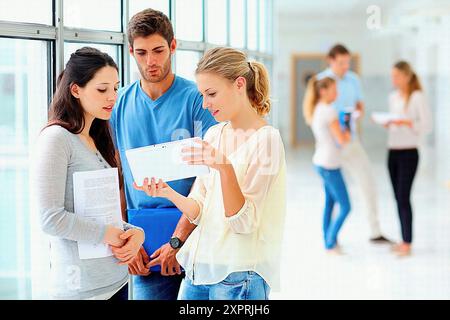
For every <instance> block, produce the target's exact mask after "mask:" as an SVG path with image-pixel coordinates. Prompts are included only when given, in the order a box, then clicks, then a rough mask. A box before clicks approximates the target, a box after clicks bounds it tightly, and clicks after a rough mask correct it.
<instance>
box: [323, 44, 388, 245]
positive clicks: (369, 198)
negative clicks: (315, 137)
mask: <svg viewBox="0 0 450 320" xmlns="http://www.w3.org/2000/svg"><path fill="white" fill-rule="evenodd" d="M350 61H351V55H350V51H349V50H348V49H347V48H345V47H344V46H343V45H341V44H336V45H335V46H333V47H332V48H331V49H330V51H329V53H328V63H329V68H328V69H326V70H324V71H322V72H320V73H319V74H318V75H317V78H318V79H321V78H324V77H331V78H333V79H335V80H336V83H337V91H338V96H337V99H336V101H335V102H334V103H333V107H334V108H335V109H336V111H337V112H338V114H339V119H340V120H341V124H342V125H343V123H342V122H343V120H344V118H345V117H343V116H342V115H343V114H346V113H352V114H353V115H354V114H355V111H359V113H360V118H359V119H361V118H362V116H363V115H364V102H363V93H362V88H361V81H360V80H359V77H358V75H357V74H356V73H354V72H353V71H351V70H350ZM351 123H352V126H351V130H352V133H353V134H352V141H351V142H350V143H348V144H347V145H346V146H345V147H344V149H343V150H342V159H343V162H342V167H343V169H344V174H346V175H348V176H350V180H351V181H354V182H355V183H356V185H357V187H358V189H359V190H360V193H361V198H362V199H363V201H364V202H365V206H366V209H367V217H368V219H369V225H370V231H371V238H370V240H371V242H373V243H389V242H390V241H389V240H388V239H386V238H385V237H384V236H383V235H382V234H381V231H380V224H379V221H378V205H377V201H378V199H377V192H376V185H375V178H374V176H373V173H372V168H371V164H370V161H369V157H368V156H367V153H366V151H365V150H364V149H363V147H362V145H361V143H360V141H359V137H358V130H357V128H356V125H357V123H356V121H355V120H353V121H351Z"/></svg>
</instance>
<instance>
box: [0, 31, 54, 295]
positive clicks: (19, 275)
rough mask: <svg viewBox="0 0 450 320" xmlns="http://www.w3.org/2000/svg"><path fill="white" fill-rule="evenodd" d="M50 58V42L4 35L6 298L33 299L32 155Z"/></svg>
mask: <svg viewBox="0 0 450 320" xmlns="http://www.w3.org/2000/svg"><path fill="white" fill-rule="evenodd" d="M47 59H48V58H47V42H45V41H32V40H16V39H4V38H0V101H1V110H2V116H1V117H0V181H2V183H1V184H0V229H1V230H2V232H0V252H1V254H0V299H29V298H31V277H30V274H31V248H30V244H31V240H30V237H31V226H32V225H35V224H32V223H31V222H30V219H31V215H30V208H32V207H34V206H32V205H30V192H29V188H30V184H29V174H30V172H29V166H30V164H31V162H30V161H29V157H30V149H31V147H32V146H34V145H35V143H36V137H37V135H38V134H39V131H40V130H41V129H42V127H43V126H44V124H45V122H46V119H47V118H46V115H47V103H48V97H47V96H48V91H47V90H48V87H47V84H48V78H47V74H48V69H47V67H48V65H47ZM34 263H35V261H34V260H33V264H34Z"/></svg>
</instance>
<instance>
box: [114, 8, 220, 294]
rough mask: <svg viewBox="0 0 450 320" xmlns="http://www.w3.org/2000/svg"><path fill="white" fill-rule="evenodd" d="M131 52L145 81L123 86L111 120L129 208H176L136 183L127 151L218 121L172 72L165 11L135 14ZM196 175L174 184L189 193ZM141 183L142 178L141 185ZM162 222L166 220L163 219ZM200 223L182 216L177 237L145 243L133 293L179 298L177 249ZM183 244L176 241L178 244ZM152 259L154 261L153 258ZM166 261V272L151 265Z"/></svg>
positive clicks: (197, 132)
mask: <svg viewBox="0 0 450 320" xmlns="http://www.w3.org/2000/svg"><path fill="white" fill-rule="evenodd" d="M127 36H128V42H129V46H130V54H131V55H132V56H133V57H134V59H135V60H136V63H137V66H138V69H139V73H140V80H138V81H136V82H134V83H132V84H131V85H129V86H127V87H125V88H124V89H122V90H121V92H120V94H119V98H118V100H117V102H116V105H115V107H114V109H113V114H112V117H111V120H110V123H111V127H112V131H113V137H114V141H115V146H116V148H117V151H118V153H119V155H120V160H121V165H122V174H123V177H124V184H125V196H126V203H127V209H128V210H136V209H157V208H158V209H160V208H171V207H174V205H173V204H172V203H171V202H170V201H168V200H167V199H163V198H150V197H148V196H147V195H146V194H145V193H144V192H141V191H138V190H136V189H134V188H133V177H132V174H131V171H130V168H129V165H128V162H127V159H126V156H125V150H127V149H132V148H138V147H142V146H147V145H153V144H159V143H164V142H169V141H174V140H179V139H180V138H190V137H193V136H200V137H203V135H204V133H205V132H206V130H207V129H208V128H209V127H210V126H212V125H214V124H215V123H216V122H215V120H214V118H213V117H212V115H211V114H210V113H209V112H208V111H207V110H205V109H203V108H202V104H203V99H202V97H201V95H200V93H199V92H198V90H197V87H196V85H195V83H194V82H192V81H188V80H186V79H183V78H181V77H179V76H176V75H175V74H174V73H173V72H172V68H171V62H172V61H171V60H172V59H171V58H172V55H173V54H174V53H175V50H176V47H177V43H176V40H175V38H174V34H173V28H172V25H171V23H170V21H169V19H168V17H167V16H166V15H164V14H163V13H162V12H159V11H156V10H152V9H146V10H144V11H142V12H139V13H137V14H136V15H135V16H133V17H132V18H131V20H130V22H129V23H128V30H127ZM193 182H194V179H193V178H192V179H184V180H178V181H174V182H171V183H169V184H170V185H171V187H172V188H174V189H175V190H177V192H179V193H181V194H183V195H188V193H189V191H190V189H191V186H192V184H193ZM139 183H142V182H140V181H137V184H139ZM158 223H159V224H161V223H163V224H164V223H165V222H164V221H158ZM194 228H195V225H193V224H191V223H190V222H189V221H188V220H187V218H185V216H184V215H183V216H181V218H180V220H179V221H178V224H177V226H176V228H175V231H174V233H173V236H172V238H173V239H175V240H177V241H169V239H167V241H168V243H166V244H164V245H163V246H162V247H160V248H159V249H157V250H156V251H155V252H145V249H144V248H141V250H140V252H139V254H138V256H137V257H136V258H135V259H134V260H133V261H132V262H131V263H130V264H129V271H130V273H131V274H134V275H135V277H133V288H134V289H133V298H134V299H139V300H141V299H150V300H175V299H176V298H177V294H178V289H179V286H180V283H181V280H182V275H181V270H180V265H179V264H178V262H177V260H176V258H175V254H176V253H177V251H178V250H179V246H178V245H180V244H182V243H183V242H184V241H185V240H186V239H187V237H188V236H189V234H190V233H191V232H192V230H193V229H194ZM177 243H178V245H174V244H177ZM149 256H150V258H151V259H152V260H151V263H150V264H148V263H149V261H150V258H149ZM155 265H160V266H161V272H154V271H152V272H150V270H149V268H150V267H152V266H155Z"/></svg>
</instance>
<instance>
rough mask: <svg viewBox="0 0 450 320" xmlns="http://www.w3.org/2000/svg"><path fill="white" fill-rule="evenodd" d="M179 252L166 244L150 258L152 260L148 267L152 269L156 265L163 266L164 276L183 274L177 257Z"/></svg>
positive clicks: (162, 272)
mask: <svg viewBox="0 0 450 320" xmlns="http://www.w3.org/2000/svg"><path fill="white" fill-rule="evenodd" d="M177 252H178V250H175V249H173V248H172V247H171V246H170V244H168V243H166V244H165V245H163V246H162V247H161V248H159V249H158V250H156V251H155V252H154V253H153V254H152V255H151V256H150V258H151V259H152V260H151V261H150V263H148V264H147V265H146V267H147V268H151V267H153V266H156V265H161V275H163V276H173V275H175V274H181V267H180V264H179V263H178V261H177V259H176V257H175V255H176V253H177Z"/></svg>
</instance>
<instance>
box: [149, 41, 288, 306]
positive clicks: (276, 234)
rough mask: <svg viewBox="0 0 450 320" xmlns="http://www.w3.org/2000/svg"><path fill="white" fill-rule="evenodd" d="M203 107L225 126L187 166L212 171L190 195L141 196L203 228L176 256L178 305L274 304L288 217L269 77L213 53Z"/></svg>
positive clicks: (162, 191) (203, 70)
mask: <svg viewBox="0 0 450 320" xmlns="http://www.w3.org/2000/svg"><path fill="white" fill-rule="evenodd" d="M196 76H197V85H198V89H199V91H200V93H201V94H202V95H203V99H204V100H203V107H204V108H205V109H208V110H209V111H210V112H211V114H212V115H213V116H214V118H215V119H216V120H217V121H218V122H221V123H219V124H217V125H215V126H213V127H211V128H210V129H209V130H208V132H207V133H206V135H205V138H204V141H199V143H200V144H199V147H197V148H193V149H189V150H184V151H185V152H186V154H185V158H184V159H185V161H188V162H189V163H191V164H194V165H207V166H209V167H210V168H211V171H210V174H209V175H207V176H204V177H199V178H197V180H196V182H195V183H194V186H193V189H192V191H191V193H190V194H189V196H188V197H184V196H182V195H180V194H179V193H177V192H175V191H174V190H173V189H171V188H170V187H169V186H168V185H167V184H166V183H164V182H163V181H158V183H157V181H154V179H152V180H151V182H150V184H149V181H144V184H143V187H141V190H144V191H145V192H146V193H147V194H148V195H150V196H152V197H166V198H167V199H169V200H171V201H172V202H173V203H174V204H175V205H176V206H177V207H178V208H179V209H180V210H181V211H182V212H183V214H185V215H186V216H187V217H188V219H189V220H190V221H191V222H192V223H194V224H197V225H198V226H197V228H196V229H195V230H194V231H193V232H192V234H191V235H190V236H189V238H188V239H187V241H186V243H185V244H184V246H183V247H182V248H181V249H180V251H179V252H178V254H177V259H178V261H179V263H180V264H181V266H182V267H183V268H184V270H185V271H186V277H185V279H184V280H183V282H182V285H181V289H180V294H179V299H188V300H194V299H200V300H208V299H226V300H236V299H239V300H249V299H260V300H264V299H268V295H269V291H270V289H271V288H275V289H277V288H278V287H279V261H280V257H281V255H280V252H281V241H282V230H283V222H284V216H285V197H286V195H285V176H286V169H285V153H284V147H283V142H282V140H281V137H280V133H279V132H278V130H276V129H275V128H273V127H272V126H270V125H268V124H267V122H266V120H265V119H264V116H265V115H266V114H268V113H269V111H270V100H269V76H268V73H267V71H266V68H265V67H264V66H263V65H262V64H261V63H258V62H249V61H247V57H246V56H245V54H244V53H243V52H241V51H238V50H235V49H231V48H214V49H211V50H210V51H208V52H207V53H206V54H205V56H204V57H203V58H202V59H201V60H200V62H199V64H198V67H197V70H196Z"/></svg>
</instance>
